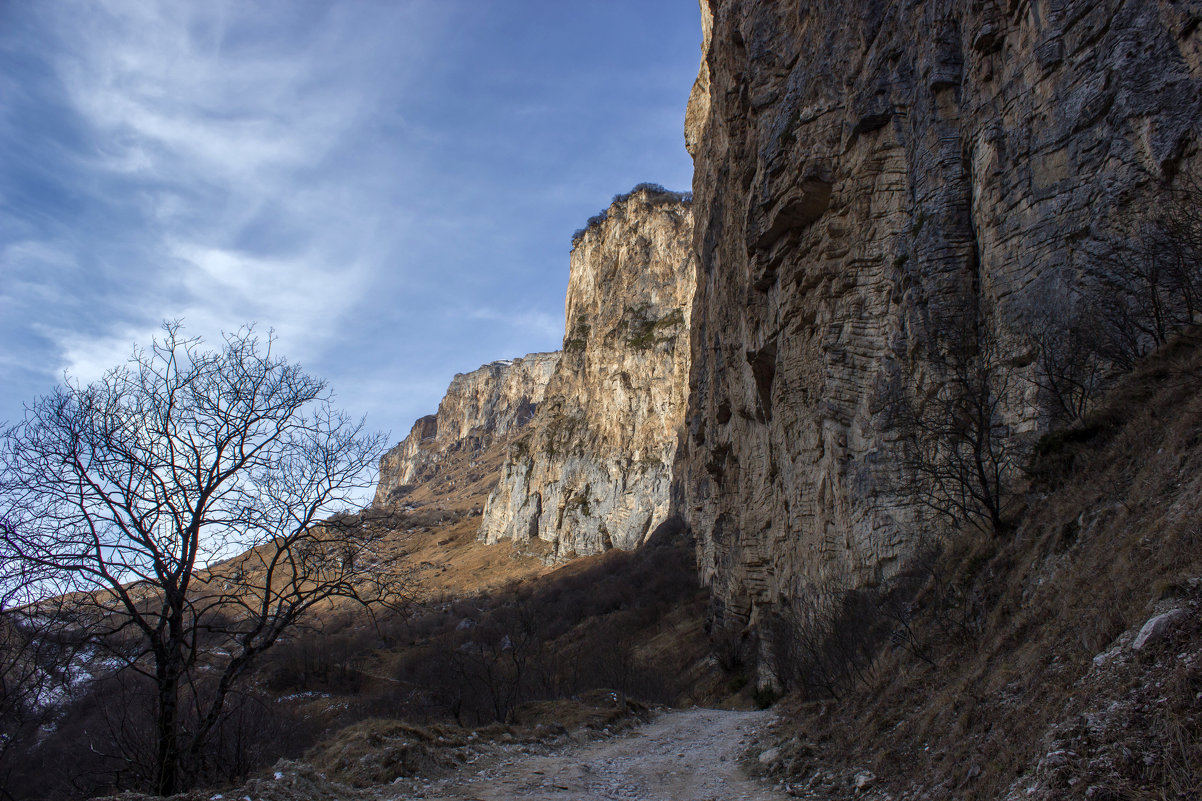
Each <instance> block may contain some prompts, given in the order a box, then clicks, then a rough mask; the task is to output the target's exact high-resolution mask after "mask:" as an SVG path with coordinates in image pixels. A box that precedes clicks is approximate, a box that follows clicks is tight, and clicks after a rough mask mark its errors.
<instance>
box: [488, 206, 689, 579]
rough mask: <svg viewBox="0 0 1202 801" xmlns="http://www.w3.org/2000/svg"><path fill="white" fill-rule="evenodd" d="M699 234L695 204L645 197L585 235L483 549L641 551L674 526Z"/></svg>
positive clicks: (494, 500) (601, 219) (562, 553)
mask: <svg viewBox="0 0 1202 801" xmlns="http://www.w3.org/2000/svg"><path fill="white" fill-rule="evenodd" d="M691 233H692V214H691V210H690V205H689V204H688V203H687V202H685V201H683V200H682V199H681V197H680V196H678V195H676V194H675V193H666V192H660V191H656V190H654V189H651V190H645V189H644V190H636V191H635V192H633V193H632V194H631V195H629V196H620V197H619V198H618V199H616V200H615V202H614V204H613V205H612V206H610V208H609V209H608V210H607V211H606V212H605V214H603V215H599V216H598V217H597V218H594V220H593V221H592V222H591V224H590V225H589V227H588V228H587V229H585V230H583V231H582V232H580V233H579V234H578V236H577V238H576V239H575V246H574V248H573V250H572V256H571V273H570V277H569V281H568V294H567V300H566V321H565V325H566V331H565V336H564V344H563V356H562V357H561V359H560V361H559V364H558V365H557V366H556V368H555V372H554V375H553V376H552V377H551V381H550V383H549V384H548V386H547V390H546V395H545V396H544V400H543V403H542V404H541V405H540V407H539V409H538V412H537V414H536V416H535V419H534V420H532V421H531V423H530V425H529V426H528V429H527V432H526V433H525V434H523V435H522V436H521V437H519V438H518V439H517V440H516V441H515V442H514V444H513V445H511V446H510V449H509V452H508V454H507V457H506V462H505V465H504V467H503V470H502V476H501V480H500V482H499V483H498V485H497V488H496V489H495V490H494V492H493V494H492V496H491V497H490V498H489V500H488V503H487V505H486V506H485V508H484V519H483V521H482V523H481V527H480V537H481V539H482V540H484V541H485V542H490V543H491V542H498V541H500V540H503V539H515V540H527V539H532V538H539V539H542V540H544V541H546V542H548V543H551V544H553V546H554V547H553V552H552V558H555V559H564V558H569V557H571V556H574V555H585V554H591V553H597V552H600V551H603V550H606V549H608V548H611V547H617V548H633V547H636V546H638V545H639V544H641V543H642V541H643V540H644V538H646V536H647V535H648V533H650V532H651V531H652V530H653V529H654V527H655V526H656V525H658V524H659V523H660V522H663V520H664V519H665V518H666V517H667V516H668V514H669V498H670V488H671V481H672V465H673V463H674V460H675V456H676V447H677V439H678V433H679V430H680V425H681V421H682V420H683V417H684V409H685V389H686V387H687V376H688V369H689V315H690V309H691V304H692V296H693V282H694V270H693V260H692V258H691V248H690V238H691Z"/></svg>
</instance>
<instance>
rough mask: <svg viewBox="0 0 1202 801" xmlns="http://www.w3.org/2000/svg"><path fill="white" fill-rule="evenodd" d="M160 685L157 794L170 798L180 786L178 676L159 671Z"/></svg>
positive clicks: (155, 773)
mask: <svg viewBox="0 0 1202 801" xmlns="http://www.w3.org/2000/svg"><path fill="white" fill-rule="evenodd" d="M158 684H159V698H158V707H159V708H158V720H157V721H156V728H157V732H156V733H157V736H158V747H157V748H156V750H155V771H154V792H155V795H160V796H168V795H172V794H173V793H175V791H176V789H177V786H178V784H179V674H178V673H174V672H172V671H170V670H160V671H159V675H158Z"/></svg>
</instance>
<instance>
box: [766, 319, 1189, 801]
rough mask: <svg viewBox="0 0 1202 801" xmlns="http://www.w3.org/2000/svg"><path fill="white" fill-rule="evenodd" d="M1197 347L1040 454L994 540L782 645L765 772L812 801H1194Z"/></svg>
mask: <svg viewBox="0 0 1202 801" xmlns="http://www.w3.org/2000/svg"><path fill="white" fill-rule="evenodd" d="M1200 336H1202V332H1200V331H1199V330H1197V329H1193V330H1190V331H1188V332H1186V333H1185V334H1184V335H1182V336H1181V337H1180V338H1178V339H1176V340H1174V341H1173V342H1171V343H1170V344H1169V345H1168V346H1166V347H1164V348H1162V349H1161V350H1160V351H1159V352H1157V353H1156V354H1155V355H1153V356H1152V357H1151V358H1149V359H1148V360H1147V362H1146V363H1143V364H1141V365H1140V366H1139V368H1138V369H1137V370H1136V371H1135V372H1134V373H1132V374H1131V375H1129V376H1128V377H1126V378H1125V379H1124V380H1123V381H1121V382H1120V384H1119V385H1118V386H1117V387H1115V388H1114V389H1113V390H1112V391H1111V392H1110V393H1109V394H1108V395H1107V396H1106V397H1105V398H1104V399H1103V400H1102V402H1101V403H1099V404H1098V406H1097V408H1096V410H1095V411H1093V412H1092V413H1090V414H1088V415H1086V417H1085V419H1084V420H1083V421H1082V422H1081V423H1079V424H1078V425H1076V426H1074V427H1072V428H1068V429H1064V430H1060V431H1056V432H1053V433H1051V434H1049V435H1047V436H1045V437H1044V438H1043V439H1042V440H1041V441H1040V443H1039V445H1038V446H1037V448H1036V450H1035V455H1034V456H1033V458H1032V461H1031V464H1030V466H1029V468H1028V474H1029V482H1030V483H1029V486H1028V487H1027V489H1026V491H1025V492H1024V493H1023V494H1022V497H1021V499H1020V503H1021V507H1020V508H1017V509H1013V510H1011V512H1012V514H1013V515H1014V518H1015V520H1016V521H1017V522H1016V524H1015V527H1014V529H1013V530H1012V531H1011V532H1009V533H1007V534H1006V535H1005V536H1002V537H990V536H987V535H982V534H961V535H957V536H955V537H953V538H952V539H951V540H950V541H949V542H948V544H947V545H946V546H945V547H944V548H942V549H938V550H932V551H930V552H928V553H927V554H925V555H924V556H921V557H920V558H916V559H914V560H912V561H911V562H910V563H909V565H908V567H907V568H906V569H904V570H902V571H900V572H899V574H898V575H897V576H896V577H895V579H893V580H892V581H891V582H888V583H886V584H884V585H882V586H880V587H878V588H875V589H872V590H861V591H858V592H853V593H849V594H848V595H847V596H845V599H844V601H845V603H844V604H842V605H840V606H839V607H838V609H837V613H836V614H833V615H832V616H831V617H830V618H829V621H828V622H829V627H828V629H827V630H826V631H825V632H824V633H823V635H822V636H818V637H813V636H808V635H805V634H804V633H803V632H800V631H797V630H791V631H790V630H788V629H786V630H784V631H780V632H778V643H781V644H780V645H778V647H780V648H782V649H785V650H782V652H781V655H782V656H783V655H784V654H785V653H788V654H789V655H791V656H792V657H793V658H794V661H793V662H792V663H791V664H790V666H789V671H788V674H787V680H788V681H789V683H790V684H791V685H793V686H795V687H796V688H797V689H796V691H795V692H793V693H791V694H790V695H789V696H788V698H787V699H786V700H785V701H782V702H781V703H780V705H779V711H780V712H781V717H782V722H781V724H780V725H779V728H778V730H777V737H778V740H779V742H780V754H779V758H778V759H776V760H774V761H773V762H772V764H771V765H769V766H768V768H767V772H768V773H769V774H770V775H771V776H772V777H774V778H776V779H779V780H780V781H782V782H784V784H785V785H786V786H787V788H788V789H789V791H790V793H791V794H793V795H796V796H798V797H813V798H823V799H826V798H852V797H856V798H865V797H868V798H882V799H883V798H894V799H918V798H941V797H955V798H963V799H1001V798H1011V797H1014V798H1035V799H1053V798H1057V799H1058V798H1093V799H1096V798H1111V799H1117V798H1124V799H1153V798H1155V799H1162V798H1182V799H1184V798H1191V797H1193V795H1192V794H1193V793H1194V792H1196V790H1197V788H1198V787H1199V786H1202V624H1200V621H1202V526H1200V525H1199V522H1198V515H1197V510H1198V509H1199V508H1200V506H1202V400H1200V399H1202V346H1200V343H1202V340H1200V339H1199V337H1200ZM788 635H792V639H790V638H789V636H788ZM765 700H770V699H768V698H766V699H765ZM857 776H861V777H863V776H868V777H870V781H865V782H862V783H861V787H860V789H859V790H857V789H856V784H857V781H856V777H857Z"/></svg>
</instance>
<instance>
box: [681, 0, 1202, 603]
mask: <svg viewBox="0 0 1202 801" xmlns="http://www.w3.org/2000/svg"><path fill="white" fill-rule="evenodd" d="M1198 6H1199V4H1197V3H1169V2H1147V1H1145V0H1059V1H1055V2H1054V1H1053V0H1012V1H1011V2H1000V1H999V0H979V2H971V3H968V2H961V0H933V1H932V2H925V3H908V2H900V0H898V1H896V2H890V1H889V0H858V2H854V3H850V4H849V3H846V2H842V0H813V2H805V3H797V2H780V0H708V1H707V2H703V3H702V14H703V19H704V30H705V34H706V37H705V39H706V41H705V43H704V46H703V52H704V56H703V63H702V67H701V71H700V74H699V76H698V79H697V83H696V84H695V87H694V91H693V96H692V98H691V100H690V104H689V111H688V115H687V121H686V125H687V130H686V135H685V140H686V143H687V145H688V148H689V150H690V152H691V153H692V155H693V157H694V164H695V176H694V198H695V199H694V208H693V213H694V216H695V218H696V227H695V235H694V248H695V252H696V254H697V258H698V265H697V275H698V278H697V287H696V294H695V299H694V303H693V309H692V319H691V326H692V335H693V338H692V372H691V379H690V389H689V405H688V412H687V421H686V428H687V434H686V437H685V439H684V441H683V446H682V449H681V453H680V458H679V462H678V465H677V476H676V483H675V485H674V497H675V501H676V506H677V508H678V511H679V513H680V514H681V515H682V516H683V517H684V518H685V519H686V521H687V522H688V523H689V524H690V526H691V527H692V528H693V530H694V532H695V534H696V535H697V537H698V542H699V561H700V567H701V570H702V574H703V577H704V579H705V580H706V581H707V582H709V583H710V585H711V586H712V588H713V591H714V596H715V601H716V609H717V613H718V614H719V616H720V617H723V618H725V619H727V620H728V621H730V622H731V624H732V625H736V626H738V625H751V626H755V625H756V622H757V620H758V619H759V617H760V616H761V615H763V614H766V613H769V612H771V610H772V609H773V607H774V605H777V604H779V603H781V602H784V601H787V600H788V599H790V598H794V597H797V596H798V595H799V594H802V593H806V592H821V591H823V590H824V589H825V590H831V589H833V588H836V587H848V586H865V585H871V584H874V583H875V582H878V581H880V580H881V579H882V578H883V577H885V576H888V575H889V573H890V572H891V571H893V570H894V569H895V568H896V567H897V566H898V564H899V563H900V561H901V560H903V559H904V558H905V557H906V555H907V553H908V552H909V550H910V548H912V547H913V544H914V542H915V539H916V537H917V536H918V534H919V533H921V528H922V526H921V519H920V516H919V514H918V506H917V505H916V504H915V502H914V499H913V498H912V497H909V496H907V494H906V492H905V491H904V487H902V488H899V485H900V484H903V483H904V482H900V481H899V478H904V477H903V476H900V475H899V469H898V467H897V461H896V459H895V455H896V452H897V443H896V441H895V437H896V434H895V432H894V431H893V430H892V429H891V427H890V425H889V422H888V419H887V418H888V415H887V413H886V405H887V404H886V403H885V399H886V396H887V395H888V392H889V389H890V387H891V386H896V385H897V383H898V382H899V381H903V382H910V385H911V386H914V385H919V386H921V385H924V384H927V385H930V384H934V383H936V382H937V378H938V369H937V366H936V365H934V364H932V360H933V359H934V358H935V356H936V355H937V354H938V352H939V349H940V347H942V345H941V342H943V341H944V340H945V339H946V338H947V337H948V336H949V335H950V334H949V331H950V330H951V329H957V330H958V329H959V328H967V329H970V330H972V331H974V332H981V336H983V338H984V340H985V341H988V342H990V343H992V346H993V347H996V348H997V349H998V350H1000V351H1002V352H1003V353H1005V354H1006V358H1007V359H1008V360H1009V364H1010V366H1012V367H1013V368H1014V369H1015V370H1018V371H1022V370H1024V369H1028V368H1027V367H1026V365H1027V363H1029V362H1030V354H1029V348H1027V346H1026V345H1024V332H1025V330H1027V329H1028V327H1029V326H1030V325H1032V324H1035V323H1038V322H1040V319H1041V317H1044V316H1047V315H1048V311H1047V309H1049V308H1054V307H1055V306H1056V303H1055V301H1056V299H1058V298H1063V297H1070V298H1071V297H1072V296H1073V293H1074V291H1076V290H1077V289H1078V288H1079V287H1080V285H1081V283H1082V281H1083V280H1085V279H1087V278H1088V277H1089V275H1090V272H1091V269H1093V265H1094V264H1095V263H1096V260H1097V253H1098V248H1099V247H1100V243H1101V242H1103V241H1104V240H1105V239H1106V237H1107V236H1110V235H1111V234H1112V233H1113V232H1114V231H1115V230H1116V229H1117V228H1118V227H1120V226H1121V225H1122V224H1125V223H1128V222H1130V221H1131V219H1133V218H1138V217H1139V215H1141V214H1143V213H1146V211H1147V209H1148V208H1149V207H1151V206H1152V205H1154V204H1155V202H1156V200H1155V198H1156V197H1157V192H1158V191H1161V188H1162V187H1163V186H1164V185H1165V184H1167V183H1169V182H1171V180H1172V178H1173V176H1174V174H1176V173H1177V172H1178V171H1180V170H1185V169H1191V168H1192V165H1193V164H1194V162H1196V160H1197V156H1196V153H1197V142H1198V135H1199V128H1200V127H1202V126H1200V123H1202V113H1200V112H1202V103H1200V102H1199V99H1200V97H1202V92H1200V81H1202V62H1200V53H1202V39H1200V36H1199V20H1200V19H1202V15H1200V13H1199V7H1198ZM1040 402H1041V401H1040V399H1039V397H1038V396H1037V395H1036V394H1035V393H1033V392H1026V393H1018V394H1017V395H1016V396H1015V397H1014V398H1008V399H1007V404H1006V409H1005V415H1006V418H1007V420H1008V422H1009V424H1010V426H1011V430H1012V431H1013V432H1014V434H1015V436H1019V435H1023V434H1030V433H1032V432H1038V430H1039V429H1040V427H1041V426H1042V425H1044V423H1043V418H1042V417H1041V409H1040Z"/></svg>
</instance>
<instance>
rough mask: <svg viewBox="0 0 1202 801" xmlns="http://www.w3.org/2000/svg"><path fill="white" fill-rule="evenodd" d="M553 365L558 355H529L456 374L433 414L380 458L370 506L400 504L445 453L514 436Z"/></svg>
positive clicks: (477, 447) (472, 449)
mask: <svg viewBox="0 0 1202 801" xmlns="http://www.w3.org/2000/svg"><path fill="white" fill-rule="evenodd" d="M558 361H559V354H558V353H532V354H530V355H529V356H525V357H523V358H521V359H514V360H512V361H499V362H492V363H491V364H486V365H484V366H483V367H481V368H480V369H478V370H474V371H473V372H470V373H460V374H458V375H456V376H455V377H454V378H453V379H452V380H451V385H450V387H448V388H447V394H446V396H445V397H444V398H443V399H442V401H441V402H440V403H439V404H438V413H437V414H432V415H427V416H426V417H423V418H421V419H419V420H418V421H417V422H416V423H414V424H413V429H412V430H411V431H410V432H409V436H407V437H406V438H405V439H404V441H402V442H401V443H400V444H399V445H397V446H396V447H395V448H393V449H392V450H390V451H389V452H388V453H386V454H384V457H383V458H382V459H381V460H380V483H379V486H378V487H377V488H376V497H375V501H374V503H373V505H374V506H375V507H377V508H383V507H387V506H389V505H393V504H395V503H398V502H400V501H401V500H403V498H404V496H405V494H406V491H407V489H409V488H412V486H413V485H415V484H419V483H421V482H425V481H429V480H430V479H431V478H432V477H433V476H434V475H435V474H436V473H437V471H438V467H439V465H440V464H442V463H443V462H444V461H445V460H446V458H447V456H448V455H449V454H452V453H456V454H457V453H460V452H473V453H474V452H483V451H484V450H486V449H488V448H489V447H490V446H491V445H493V444H494V443H495V442H498V441H500V440H503V439H505V438H507V437H510V436H512V435H514V434H515V433H516V432H517V431H518V430H519V429H520V428H522V426H524V425H526V424H527V423H528V422H529V421H530V419H531V418H532V417H533V416H534V414H535V410H536V409H537V407H538V404H539V403H540V402H541V401H542V399H543V392H544V390H545V389H546V387H547V382H548V381H549V380H550V378H551V374H552V371H553V370H554V369H555V365H556V364H557V363H558Z"/></svg>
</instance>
